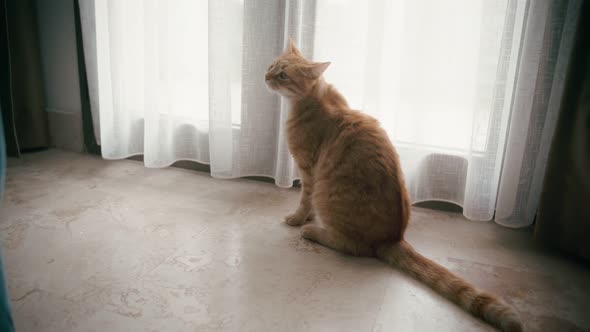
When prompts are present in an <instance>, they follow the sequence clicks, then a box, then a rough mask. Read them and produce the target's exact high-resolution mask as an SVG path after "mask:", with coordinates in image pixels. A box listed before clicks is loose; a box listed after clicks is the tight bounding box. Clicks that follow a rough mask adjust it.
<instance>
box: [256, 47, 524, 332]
mask: <svg viewBox="0 0 590 332" xmlns="http://www.w3.org/2000/svg"><path fill="white" fill-rule="evenodd" d="M329 64H330V63H329V62H323V63H316V62H311V61H308V60H306V59H305V58H303V56H302V55H301V53H300V52H299V51H298V50H297V48H296V47H295V45H294V43H293V41H292V40H290V43H289V47H288V49H287V51H286V52H285V53H283V54H282V55H281V56H279V57H278V58H277V59H276V60H275V61H274V63H273V64H272V65H271V66H270V67H269V68H268V71H267V73H266V76H265V81H266V84H267V86H268V87H269V89H270V90H272V91H274V92H276V93H278V94H280V95H282V96H284V97H286V98H288V99H289V100H290V102H291V105H292V109H291V113H290V114H289V118H288V120H287V138H288V144H289V150H290V151H291V154H292V155H293V157H294V158H295V161H296V163H297V166H298V167H299V171H300V173H301V180H302V190H301V201H300V204H299V207H298V208H297V210H296V211H295V213H293V214H292V215H290V216H288V217H287V218H286V222H287V224H289V225H291V226H302V227H301V234H302V236H303V237H305V238H307V239H310V240H312V241H316V242H319V243H321V244H323V245H325V246H327V247H330V248H333V249H335V250H338V251H340V252H343V253H346V254H350V255H357V256H372V257H378V258H380V259H382V260H384V261H385V262H387V263H389V264H391V265H393V266H396V267H398V268H400V269H402V270H404V271H406V272H407V273H409V274H410V275H412V276H413V277H414V278H416V279H418V280H420V281H422V282H424V283H425V284H426V285H428V286H429V287H431V288H432V289H434V290H435V291H437V292H438V293H440V294H441V295H443V296H445V297H446V298H448V299H449V300H451V301H453V302H455V303H456V304H458V305H459V306H461V307H462V308H464V309H465V310H466V311H468V312H470V313H472V314H473V315H475V316H477V317H480V318H482V319H483V320H485V321H486V322H488V323H489V324H491V325H494V326H496V327H498V328H500V329H502V330H504V331H522V325H521V323H520V321H519V318H518V316H517V314H516V312H515V311H513V310H512V309H511V308H510V307H509V306H507V305H506V304H504V303H503V302H501V301H500V300H498V299H496V298H495V297H493V296H492V295H490V294H487V293H485V292H482V291H479V290H477V289H475V288H474V287H473V286H471V285H470V284H469V283H467V282H466V281H464V280H462V279H461V278H459V277H457V276H455V275H454V274H452V273H451V272H450V271H449V270H447V269H446V268H444V267H442V266H440V265H438V264H437V263H435V262H433V261H431V260H430V259H428V258H426V257H424V256H422V255H420V254H419V253H418V252H416V251H415V250H414V248H412V246H411V245H410V244H409V243H408V242H406V241H405V240H404V231H405V230H406V226H407V224H408V220H409V216H410V207H411V203H410V198H409V196H408V193H407V191H406V188H405V184H404V179H403V175H402V171H401V168H400V162H399V159H398V156H397V153H396V151H395V149H394V147H393V145H392V144H391V142H390V141H389V138H388V136H387V134H386V133H385V131H384V130H383V129H382V128H381V127H380V126H379V123H378V122H377V120H375V119H374V118H372V117H370V116H368V115H366V114H363V113H361V112H358V111H354V110H351V109H350V108H349V107H348V104H347V102H346V100H345V99H344V97H343V96H342V95H340V93H338V91H336V89H335V88H334V87H332V86H331V85H329V84H328V83H326V82H325V81H324V79H323V77H322V74H323V72H324V71H325V70H326V68H327V67H328V65H329ZM314 217H317V219H319V221H320V224H314V223H308V222H309V221H310V220H312V219H313V218H314Z"/></svg>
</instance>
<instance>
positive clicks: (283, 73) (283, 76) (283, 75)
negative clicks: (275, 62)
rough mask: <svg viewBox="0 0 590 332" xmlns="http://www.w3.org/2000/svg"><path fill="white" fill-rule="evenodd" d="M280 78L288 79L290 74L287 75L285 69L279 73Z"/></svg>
mask: <svg viewBox="0 0 590 332" xmlns="http://www.w3.org/2000/svg"><path fill="white" fill-rule="evenodd" d="M279 78H280V79H282V80H286V79H288V78H289V76H287V74H285V72H284V71H283V72H281V73H280V74H279Z"/></svg>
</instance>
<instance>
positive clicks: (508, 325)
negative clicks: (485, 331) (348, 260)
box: [377, 240, 522, 332]
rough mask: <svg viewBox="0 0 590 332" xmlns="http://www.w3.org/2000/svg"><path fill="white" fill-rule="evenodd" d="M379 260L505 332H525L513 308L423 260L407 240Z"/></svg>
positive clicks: (387, 248)
mask: <svg viewBox="0 0 590 332" xmlns="http://www.w3.org/2000/svg"><path fill="white" fill-rule="evenodd" d="M377 256H378V257H379V258H381V259H382V260H384V261H386V262H387V263H389V264H391V265H393V266H396V267H398V268H400V269H401V270H403V271H405V272H407V273H409V274H410V275H411V276H412V277H414V278H416V279H418V280H420V281H422V282H423V283H425V284H426V285H428V286H429V287H430V288H432V289H433V290H435V291H436V292H438V293H439V294H441V295H443V296H444V297H446V298H448V299H449V300H451V301H453V302H455V303H456V304H458V305H459V306H461V307H462V308H463V309H465V310H466V311H468V312H470V313H472V314H473V315H474V316H476V317H479V318H481V319H483V320H484V321H486V322H488V323H489V324H491V325H493V326H495V327H497V328H499V329H501V330H502V331H509V332H520V331H522V325H521V323H520V319H519V317H518V315H517V314H516V312H515V311H514V310H513V309H512V308H511V307H509V306H508V305H506V304H505V303H503V302H502V301H500V300H498V299H496V298H495V297H493V296H492V295H490V294H487V293H485V292H482V291H479V290H477V289H475V288H474V287H473V286H471V285H470V284H469V283H467V282H466V281H465V280H463V279H461V278H459V277H457V276H455V275H454V274H453V273H451V272H450V271H449V270H447V269H446V268H444V267H442V266H440V265H438V264H437V263H435V262H433V261H432V260H430V259H428V258H426V257H424V256H422V255H421V254H419V253H418V252H416V250H414V248H413V247H412V246H411V245H410V244H409V243H408V242H406V241H405V240H402V241H400V242H398V243H395V244H387V245H383V246H381V247H380V248H379V249H378V250H377Z"/></svg>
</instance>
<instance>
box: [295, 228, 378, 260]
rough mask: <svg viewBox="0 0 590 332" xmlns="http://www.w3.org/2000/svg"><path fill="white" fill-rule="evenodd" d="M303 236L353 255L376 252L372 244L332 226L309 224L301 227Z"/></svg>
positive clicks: (365, 254) (371, 254) (369, 254)
mask: <svg viewBox="0 0 590 332" xmlns="http://www.w3.org/2000/svg"><path fill="white" fill-rule="evenodd" d="M301 236H303V237H304V238H306V239H309V240H312V241H315V242H318V243H320V244H323V245H324V246H326V247H329V248H332V249H334V250H337V251H340V252H342V253H345V254H349V255H353V256H374V254H375V253H374V251H373V249H372V248H371V247H370V246H368V245H366V244H365V243H361V242H359V241H356V240H354V239H352V238H350V237H348V236H346V235H344V234H342V233H341V232H339V231H337V230H335V229H332V228H325V227H322V226H318V225H314V224H307V225H304V226H303V227H301Z"/></svg>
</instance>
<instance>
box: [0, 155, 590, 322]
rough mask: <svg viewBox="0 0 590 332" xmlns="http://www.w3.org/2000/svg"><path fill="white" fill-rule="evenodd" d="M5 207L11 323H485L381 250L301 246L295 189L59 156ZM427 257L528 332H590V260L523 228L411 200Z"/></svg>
mask: <svg viewBox="0 0 590 332" xmlns="http://www.w3.org/2000/svg"><path fill="white" fill-rule="evenodd" d="M7 180H8V182H7V188H6V194H5V197H4V199H3V202H2V205H1V208H0V234H1V237H0V239H1V241H2V245H3V254H4V259H5V270H6V274H7V282H8V286H9V292H10V296H11V299H12V305H13V310H14V316H15V320H16V325H17V328H18V331H23V332H24V331H434V330H436V331H491V330H492V329H491V328H489V327H488V326H486V325H485V324H484V323H481V322H480V321H478V320H476V319H474V318H472V317H471V316H469V315H468V314H466V313H464V312H463V311H461V310H460V309H458V308H456V307H455V306H454V305H452V304H450V303H448V302H447V301H446V300H444V299H443V298H441V297H439V296H438V295H436V294H434V293H433V292H432V291H430V290H429V289H427V288H425V287H424V286H423V285H421V284H419V283H418V282H415V281H413V280H412V279H410V278H409V277H407V276H405V275H403V274H401V273H400V272H398V271H396V270H393V269H391V268H389V267H387V266H385V265H384V264H382V263H380V262H378V261H376V260H373V259H361V258H352V257H347V256H344V255H341V254H338V253H335V252H333V251H331V250H329V249H326V248H324V247H321V246H319V245H316V244H313V243H310V242H307V241H305V240H302V239H301V238H300V236H299V232H298V230H297V229H296V228H291V227H288V226H286V225H285V224H284V223H282V217H283V216H284V215H285V214H287V213H288V212H290V211H291V209H293V208H294V207H295V206H296V203H297V196H298V194H297V191H296V190H286V189H280V188H277V187H275V186H274V185H272V184H268V183H261V182H256V181H251V180H216V179H212V178H210V177H209V176H208V175H207V174H205V173H201V172H195V171H191V170H185V169H178V168H167V169H146V168H144V167H143V166H142V164H141V163H139V162H136V161H129V160H126V161H104V160H101V159H99V158H97V157H93V156H89V155H81V154H72V153H66V152H59V151H55V150H51V151H46V152H40V153H35V154H29V155H25V156H24V157H23V158H22V160H11V161H10V163H9V169H8V179H7ZM407 237H408V239H409V241H410V242H411V243H413V244H414V246H415V247H416V248H417V249H419V250H420V251H421V252H422V253H424V254H425V255H428V256H429V257H431V258H433V259H435V260H436V261H438V262H440V263H441V264H443V265H445V266H447V267H449V268H450V269H451V270H453V271H455V272H456V273H458V274H460V275H462V276H463V277H465V278H466V279H468V280H469V281H471V282H473V283H474V284H476V285H477V286H480V287H483V288H486V289H488V290H490V291H492V292H493V293H496V294H498V295H500V296H502V297H504V298H505V299H506V301H507V302H509V303H511V304H513V305H514V306H515V307H516V308H517V309H518V311H519V312H520V313H521V315H522V317H523V320H524V321H525V324H526V327H527V329H528V330H529V331H589V330H590V315H589V313H590V309H588V305H590V282H589V281H590V269H589V268H588V265H584V264H582V263H580V262H575V261H571V260H568V259H564V258H562V257H560V256H558V255H556V254H552V253H549V252H546V251H544V250H542V249H540V248H538V247H537V246H535V245H534V243H533V242H532V239H531V237H532V234H531V231H530V230H510V229H506V228H502V227H499V226H497V225H495V224H493V223H478V222H470V221H466V220H465V219H464V218H462V217H461V215H458V214H454V213H450V212H441V211H435V210H428V209H421V208H415V210H414V213H413V217H412V223H411V226H410V227H409V230H408V235H407Z"/></svg>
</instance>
